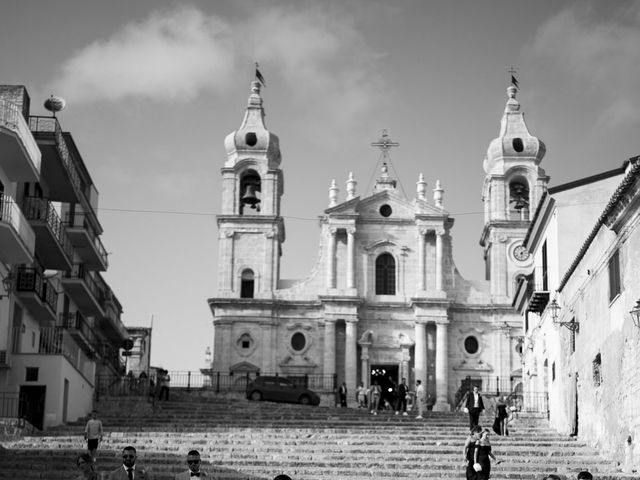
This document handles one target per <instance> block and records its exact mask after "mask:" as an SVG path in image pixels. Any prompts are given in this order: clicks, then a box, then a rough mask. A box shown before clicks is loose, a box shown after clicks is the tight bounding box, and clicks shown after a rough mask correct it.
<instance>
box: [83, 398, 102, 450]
mask: <svg viewBox="0 0 640 480" xmlns="http://www.w3.org/2000/svg"><path fill="white" fill-rule="evenodd" d="M102 434H103V432H102V422H101V421H100V420H98V415H97V413H96V412H95V411H93V412H91V414H90V416H89V420H87V424H86V425H85V426H84V438H85V440H86V441H87V450H88V451H89V455H91V458H92V459H93V461H94V462H95V461H96V456H97V455H96V453H97V451H98V446H99V445H100V442H101V441H102Z"/></svg>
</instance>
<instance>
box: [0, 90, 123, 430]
mask: <svg viewBox="0 0 640 480" xmlns="http://www.w3.org/2000/svg"><path fill="white" fill-rule="evenodd" d="M97 206H98V190H97V189H96V187H95V185H94V184H93V181H92V180H91V176H90V174H89V171H88V170H87V168H86V166H85V164H84V161H83V159H82V156H81V154H80V152H79V150H78V148H77V145H76V143H75V142H74V139H73V137H72V135H71V134H70V133H69V132H65V131H63V130H62V127H61V125H60V122H59V121H58V119H57V118H56V117H55V116H53V115H52V116H32V115H30V97H29V94H28V92H27V90H26V88H25V87H23V86H14V85H4V86H0V276H1V277H2V278H1V280H2V283H1V285H0V408H3V410H4V412H0V416H16V414H17V415H19V416H21V417H24V418H25V419H26V420H28V421H29V422H30V423H31V424H33V425H34V426H35V427H37V428H46V427H49V426H54V425H58V424H61V423H64V422H66V421H69V420H74V419H76V418H77V417H79V416H82V415H85V414H86V413H87V412H89V411H90V410H91V409H92V406H93V398H94V393H95V385H96V382H97V378H98V377H99V376H119V375H121V374H122V373H123V372H122V368H123V365H122V361H121V358H120V356H119V348H120V347H121V346H122V342H123V341H124V339H125V338H127V331H126V328H125V327H124V325H123V323H122V321H121V315H122V306H121V304H120V303H119V302H118V299H117V298H116V296H115V295H114V293H113V291H112V290H111V288H110V287H109V285H108V284H107V283H106V282H105V280H104V279H103V277H102V275H101V272H105V271H106V270H107V267H108V257H107V252H106V249H105V247H104V245H103V244H102V241H101V240H100V235H101V234H102V226H101V225H100V221H99V220H98V216H97Z"/></svg>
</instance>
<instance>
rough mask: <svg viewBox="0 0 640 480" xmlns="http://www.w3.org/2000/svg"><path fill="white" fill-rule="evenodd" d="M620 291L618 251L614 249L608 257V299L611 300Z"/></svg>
mask: <svg viewBox="0 0 640 480" xmlns="http://www.w3.org/2000/svg"><path fill="white" fill-rule="evenodd" d="M621 291H622V285H621V282H620V251H619V250H616V251H615V252H614V253H613V255H611V258H610V259H609V301H610V302H611V301H612V300H613V299H614V298H616V297H617V296H618V295H619V294H620V292H621Z"/></svg>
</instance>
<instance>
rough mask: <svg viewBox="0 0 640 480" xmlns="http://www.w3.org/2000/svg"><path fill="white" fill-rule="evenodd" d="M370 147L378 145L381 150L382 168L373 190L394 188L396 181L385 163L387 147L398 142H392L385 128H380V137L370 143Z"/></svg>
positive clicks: (387, 159) (387, 156) (393, 145)
mask: <svg viewBox="0 0 640 480" xmlns="http://www.w3.org/2000/svg"><path fill="white" fill-rule="evenodd" d="M371 146H372V147H378V148H379V149H380V150H381V151H382V168H381V174H380V178H378V180H376V185H375V187H374V191H380V190H395V188H396V181H395V180H394V179H392V178H391V177H390V176H389V167H387V163H388V162H389V161H390V157H389V149H391V148H393V147H398V146H400V144H399V143H397V142H393V141H392V140H391V138H389V134H388V133H387V131H386V130H382V137H380V140H378V141H377V142H372V143H371Z"/></svg>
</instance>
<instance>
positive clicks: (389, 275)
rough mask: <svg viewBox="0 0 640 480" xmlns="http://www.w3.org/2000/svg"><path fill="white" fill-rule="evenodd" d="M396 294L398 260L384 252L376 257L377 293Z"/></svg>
mask: <svg viewBox="0 0 640 480" xmlns="http://www.w3.org/2000/svg"><path fill="white" fill-rule="evenodd" d="M395 294H396V261H395V260H394V259H393V255H391V254H389V253H383V254H382V255H380V256H379V257H378V258H377V259H376V295H395Z"/></svg>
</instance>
